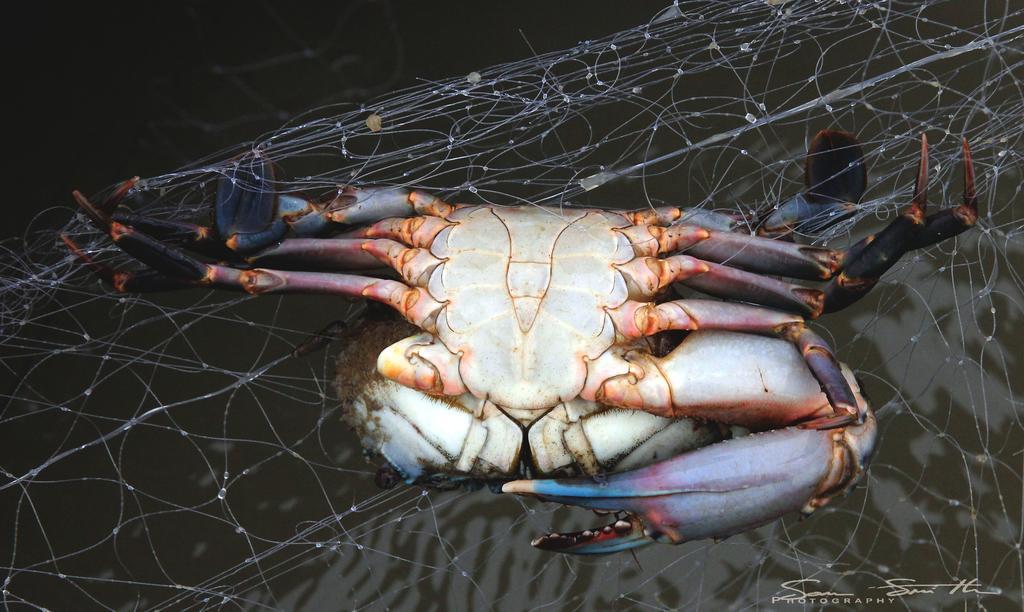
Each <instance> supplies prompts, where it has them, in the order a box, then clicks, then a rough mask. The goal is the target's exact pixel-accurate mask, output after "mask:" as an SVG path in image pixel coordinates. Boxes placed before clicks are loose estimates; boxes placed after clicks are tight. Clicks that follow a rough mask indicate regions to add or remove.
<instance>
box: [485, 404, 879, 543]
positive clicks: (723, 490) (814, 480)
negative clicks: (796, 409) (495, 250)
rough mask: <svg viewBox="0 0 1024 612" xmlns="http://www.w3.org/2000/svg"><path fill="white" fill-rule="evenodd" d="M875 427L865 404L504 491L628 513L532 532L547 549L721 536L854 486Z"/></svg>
mask: <svg viewBox="0 0 1024 612" xmlns="http://www.w3.org/2000/svg"><path fill="white" fill-rule="evenodd" d="M876 431H877V428H876V424H875V418H874V415H873V414H872V413H871V411H870V410H867V411H866V415H865V419H864V422H863V423H861V424H858V425H850V426H848V427H844V428H840V429H832V430H814V429H800V428H795V427H791V428H787V429H779V430H774V431H768V432H764V433H757V434H751V435H748V436H743V437H740V438H734V439H731V440H726V441H723V442H718V443H716V444H712V445H710V446H706V447H704V448H701V449H698V450H695V451H691V452H688V453H684V454H682V455H678V456H676V457H673V458H671V459H667V460H665V461H660V462H658V463H655V464H653V465H650V466H647V467H644V468H640V469H636V470H631V471H628V472H621V473H618V474H611V475H608V476H607V477H605V478H603V479H601V480H599V481H597V480H594V479H565V480H562V479H559V480H515V481H512V482H508V483H506V484H505V485H504V486H503V487H502V492H504V493H516V494H519V495H529V496H533V497H538V498H540V499H543V500H546V501H553V502H558V503H563V504H568V505H573V506H581V507H585V508H592V509H595V510H610V511H617V512H625V513H627V515H626V518H624V519H619V520H617V521H616V522H615V523H613V524H612V525H607V526H605V527H604V528H600V527H598V528H594V529H588V530H585V531H580V532H576V533H565V534H558V533H555V534H549V535H546V536H543V537H540V538H537V539H536V540H534V541H533V545H534V546H536V547H537V548H541V549H544V550H551V551H557V552H565V553H573V554H603V553H610V552H616V551H620V550H626V549H629V548H635V547H637V546H642V545H644V544H648V543H650V542H669V543H673V544H679V543H682V542H687V541H690V540H700V539H705V538H716V539H720V538H725V537H728V536H731V535H734V534H737V533H741V532H744V531H747V530H749V529H753V528H755V527H758V526H760V525H764V524H766V523H769V522H771V521H774V520H776V519H778V518H780V517H782V516H783V515H786V514H788V513H791V512H796V511H800V512H803V513H804V514H809V513H810V512H812V511H814V509H816V508H818V507H820V506H823V505H825V504H826V503H828V502H829V500H830V499H832V497H834V496H836V495H837V494H840V493H845V492H846V491H848V490H849V489H850V488H851V487H852V486H853V485H854V484H855V483H856V482H857V481H858V480H859V479H860V478H861V476H862V475H863V473H864V470H865V469H866V467H867V464H868V462H869V461H870V459H871V454H872V452H873V451H874V446H875V438H876Z"/></svg>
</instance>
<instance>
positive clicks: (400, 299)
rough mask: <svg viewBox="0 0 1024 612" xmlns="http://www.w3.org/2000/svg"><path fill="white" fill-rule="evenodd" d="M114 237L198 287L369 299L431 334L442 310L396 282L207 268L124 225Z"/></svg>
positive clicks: (115, 228) (418, 290) (419, 291)
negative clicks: (392, 309)
mask: <svg viewBox="0 0 1024 612" xmlns="http://www.w3.org/2000/svg"><path fill="white" fill-rule="evenodd" d="M110 237H111V239H113V241H114V243H115V244H117V246H118V247H120V248H121V249H122V250H123V251H124V252H125V253H128V254H129V255H131V256H132V257H134V258H136V259H138V260H139V261H141V262H142V263H144V264H146V265H148V266H150V267H151V268H153V269H155V270H158V271H159V272H162V273H164V274H165V275H167V276H169V277H171V278H177V279H181V281H183V282H189V283H192V284H194V285H197V286H211V287H223V288H228V289H237V290H241V291H245V292H247V293H252V294H261V293H322V294H330V295H339V296H345V297H365V298H368V299H371V300H376V301H378V302H383V303H385V304H388V305H389V306H391V307H392V308H394V309H395V310H397V311H398V312H399V313H400V314H401V315H402V316H403V317H405V318H406V319H408V320H409V321H410V322H411V323H413V324H415V325H417V326H419V327H421V328H423V329H427V330H429V329H432V327H433V321H434V319H435V318H436V316H437V313H438V310H439V309H440V308H441V307H442V306H443V304H442V303H440V302H437V301H436V300H434V299H433V298H432V297H430V294H429V293H428V292H427V290H426V289H422V288H412V287H409V286H408V285H406V284H405V283H400V282H398V281H393V280H386V279H379V278H371V277H368V276H356V275H352V274H333V273H328V272H290V271H284V270H268V269H264V268H255V269H252V270H238V269H236V268H232V267H229V266H221V265H217V264H207V263H204V262H202V261H199V260H197V259H195V258H193V257H192V256H190V255H188V254H187V253H185V252H183V251H181V250H178V249H176V248H173V247H170V246H168V245H166V244H163V243H161V242H159V241H157V240H155V239H153V238H151V237H149V236H147V235H146V234H143V233H142V232H138V231H136V230H133V229H132V228H130V227H127V226H125V225H121V224H120V223H111V225H110Z"/></svg>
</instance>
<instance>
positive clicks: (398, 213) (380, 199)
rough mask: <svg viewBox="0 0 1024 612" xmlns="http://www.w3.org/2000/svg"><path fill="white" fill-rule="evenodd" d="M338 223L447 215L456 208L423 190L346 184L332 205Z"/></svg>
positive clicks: (329, 215) (328, 214) (350, 223)
mask: <svg viewBox="0 0 1024 612" xmlns="http://www.w3.org/2000/svg"><path fill="white" fill-rule="evenodd" d="M328 210H329V212H328V213H327V217H328V218H329V219H330V220H331V221H332V222H334V223H339V224H345V225H362V224H365V223H376V222H377V221H381V220H383V219H388V218H391V217H414V216H417V215H429V216H432V217H447V216H448V215H450V214H451V213H452V211H453V210H455V207H454V206H452V205H451V204H448V203H447V202H444V201H443V200H441V199H440V198H437V197H434V196H432V195H429V194H427V193H424V192H422V191H406V190H405V189H401V188H398V187H362V188H355V187H345V188H343V189H342V191H341V193H340V194H339V195H338V197H337V198H335V200H334V201H333V202H332V203H331V204H330V205H329V206H328Z"/></svg>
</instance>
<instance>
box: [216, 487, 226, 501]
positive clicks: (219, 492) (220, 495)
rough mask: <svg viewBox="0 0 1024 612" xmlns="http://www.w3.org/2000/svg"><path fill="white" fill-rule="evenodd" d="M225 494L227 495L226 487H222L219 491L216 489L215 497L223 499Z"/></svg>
mask: <svg viewBox="0 0 1024 612" xmlns="http://www.w3.org/2000/svg"><path fill="white" fill-rule="evenodd" d="M227 496H228V490H227V489H223V488H222V489H221V490H220V491H217V499H224V498H225V497H227Z"/></svg>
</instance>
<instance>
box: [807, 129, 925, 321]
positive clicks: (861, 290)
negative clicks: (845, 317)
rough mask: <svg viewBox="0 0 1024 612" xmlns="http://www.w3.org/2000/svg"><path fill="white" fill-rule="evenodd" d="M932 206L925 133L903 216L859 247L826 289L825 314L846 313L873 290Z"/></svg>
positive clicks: (911, 238)
mask: <svg viewBox="0 0 1024 612" xmlns="http://www.w3.org/2000/svg"><path fill="white" fill-rule="evenodd" d="M927 206H928V139H927V138H926V137H925V135H924V134H921V158H920V162H919V163H918V168H917V177H916V179H915V180H914V197H913V199H912V200H911V202H910V206H908V207H907V209H906V210H904V211H903V213H902V214H901V215H900V216H899V217H897V218H896V220H894V221H893V222H892V223H890V224H889V225H888V226H886V228H885V229H883V230H882V231H881V232H879V233H878V234H877V235H875V236H868V237H867V238H865V239H864V240H863V241H861V243H859V244H857V245H855V246H854V247H853V249H851V250H852V251H854V252H855V253H856V255H855V256H854V257H853V258H852V259H851V260H850V261H848V262H847V263H846V265H845V266H844V267H843V271H842V272H840V273H839V275H838V276H836V277H835V278H834V279H832V281H831V282H830V283H829V284H828V286H827V287H826V288H825V311H827V312H835V311H837V310H842V309H843V308H846V307H847V306H849V305H850V304H852V303H854V302H855V301H857V300H858V299H860V298H861V297H862V296H863V295H864V294H866V293H867V292H868V291H870V290H871V289H872V287H874V286H875V284H876V283H877V282H878V280H879V279H880V278H881V276H882V274H884V273H885V272H886V271H887V270H888V269H889V268H891V267H892V266H893V264H895V263H896V262H897V261H898V260H899V258H900V256H902V255H903V253H905V252H906V251H907V249H908V247H909V245H910V244H911V242H912V241H913V240H914V239H915V238H916V237H917V236H918V235H919V234H920V232H921V230H922V229H923V228H924V227H925V209H926V208H927Z"/></svg>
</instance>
